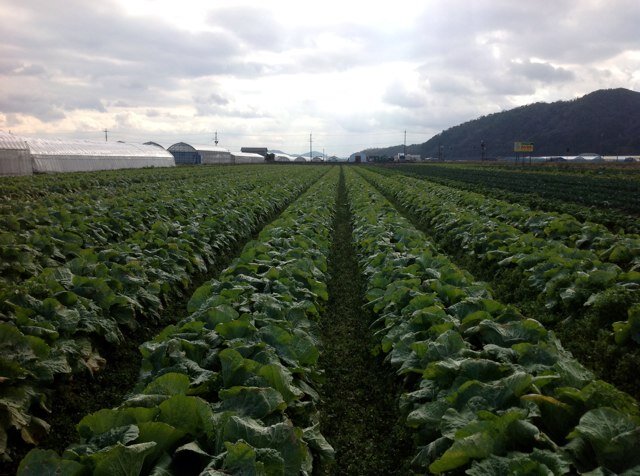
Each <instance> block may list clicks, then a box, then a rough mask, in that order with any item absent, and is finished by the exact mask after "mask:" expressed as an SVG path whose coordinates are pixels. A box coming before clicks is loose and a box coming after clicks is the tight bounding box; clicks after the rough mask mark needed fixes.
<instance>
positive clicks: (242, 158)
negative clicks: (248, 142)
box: [231, 152, 265, 164]
mask: <svg viewBox="0 0 640 476" xmlns="http://www.w3.org/2000/svg"><path fill="white" fill-rule="evenodd" d="M231 158H232V160H233V163H234V164H264V162H265V158H264V157H263V156H262V155H260V154H253V153H251V152H231Z"/></svg>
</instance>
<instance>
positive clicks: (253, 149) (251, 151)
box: [240, 147, 269, 158]
mask: <svg viewBox="0 0 640 476" xmlns="http://www.w3.org/2000/svg"><path fill="white" fill-rule="evenodd" d="M240 151H241V152H247V153H249V154H260V155H261V156H262V157H263V158H265V157H267V153H268V152H269V150H268V149H267V148H266V147H241V148H240Z"/></svg>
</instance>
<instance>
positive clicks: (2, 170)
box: [0, 132, 33, 175]
mask: <svg viewBox="0 0 640 476" xmlns="http://www.w3.org/2000/svg"><path fill="white" fill-rule="evenodd" d="M32 173H33V168H32V166H31V157H30V156H29V147H28V146H27V143H26V142H25V141H24V140H23V139H21V138H19V137H16V136H14V135H11V134H7V133H6V132H0V175H31V174H32Z"/></svg>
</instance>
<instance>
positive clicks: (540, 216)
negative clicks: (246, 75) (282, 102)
mask: <svg viewBox="0 0 640 476" xmlns="http://www.w3.org/2000/svg"><path fill="white" fill-rule="evenodd" d="M508 173H515V174H519V175H518V176H517V180H515V179H514V180H513V181H512V182H511V183H513V184H516V185H514V186H513V187H512V188H511V189H509V190H507V188H508V186H507V185H504V184H508V183H510V182H509V181H508V180H506V181H503V182H501V181H500V180H502V179H504V177H503V176H504V175H505V174H508ZM496 177H497V178H496ZM500 177H502V179H500ZM507 177H515V175H513V176H508V175H507ZM494 179H495V180H494ZM527 180H528V181H529V182H531V183H534V184H537V187H536V186H526V184H527ZM599 181H600V182H599ZM496 183H498V184H502V185H500V186H496ZM549 184H552V185H549ZM616 184H617V185H616ZM551 186H553V187H565V188H570V189H571V190H572V191H573V192H572V194H573V195H572V194H569V195H566V196H565V195H560V194H557V196H554V197H550V196H549V193H550V192H548V190H547V187H551ZM639 186H640V175H635V174H634V173H628V174H620V173H619V171H618V170H617V169H612V170H607V169H603V170H602V171H600V173H583V172H581V171H576V170H560V169H548V170H542V169H541V170H538V169H530V170H527V171H526V172H525V171H524V169H515V168H514V169H513V170H504V169H500V168H497V167H496V168H495V169H494V168H491V167H485V168H478V167H475V168H474V167H471V166H465V167H446V166H440V165H434V166H430V165H427V166H417V165H413V166H405V167H393V168H382V167H366V166H353V167H350V166H344V165H343V166H340V165H300V166H296V165H274V166H267V165H255V166H238V167H216V166H211V167H181V168H176V169H169V170H153V169H149V170H130V171H111V172H103V173H87V174H67V175H56V176H35V177H19V178H7V179H3V180H2V181H0V207H1V210H2V213H1V215H0V227H1V228H0V254H1V256H2V260H1V261H0V266H1V269H2V274H1V275H0V333H1V334H2V335H1V338H0V460H1V461H2V462H1V463H0V473H2V474H15V473H17V474H19V475H42V474H69V475H88V474H95V475H138V474H149V475H163V476H166V475H191V474H193V475H211V476H213V475H224V474H242V475H272V474H273V475H296V474H307V475H312V474H315V475H324V474H469V475H485V474H497V475H508V474H545V475H546V474H590V475H611V474H627V475H634V474H640V451H639V450H638V449H639V448H640V408H639V407H638V400H637V399H638V398H639V397H640V376H639V375H638V372H637V363H638V362H639V361H640V360H639V359H640V235H638V234H635V233H636V232H637V231H639V228H640V227H639V226H638V222H637V216H638V210H637V209H636V208H634V207H636V205H635V203H636V202H637V200H638V197H640V187H639ZM581 187H582V188H581ZM536 188H537V189H538V190H540V192H541V193H539V194H538V193H537V192H536ZM589 190H598V194H599V195H598V197H600V202H597V201H594V200H593V199H589V200H590V201H589V200H587V199H582V200H579V199H572V198H571V197H572V196H575V197H578V196H580V195H588V194H589V193H590V192H589ZM543 192H544V193H547V195H546V196H545V195H544V193H543ZM606 198H608V199H607V200H605V199H606ZM565 205H566V206H565Z"/></svg>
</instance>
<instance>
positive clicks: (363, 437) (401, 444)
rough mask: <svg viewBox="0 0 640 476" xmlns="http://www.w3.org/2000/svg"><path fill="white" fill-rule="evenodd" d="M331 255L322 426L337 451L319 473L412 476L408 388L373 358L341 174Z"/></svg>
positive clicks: (324, 327) (324, 328) (323, 329)
mask: <svg viewBox="0 0 640 476" xmlns="http://www.w3.org/2000/svg"><path fill="white" fill-rule="evenodd" d="M333 236H334V239H333V244H332V248H331V252H330V254H329V265H328V267H329V276H330V279H329V282H328V290H329V302H328V304H327V308H326V311H325V313H324V314H323V316H322V318H321V322H320V327H321V341H322V345H323V351H322V354H321V357H320V367H321V368H322V369H324V371H325V376H326V383H325V384H324V385H323V387H322V389H321V395H322V403H321V406H320V428H321V431H322V434H323V435H324V436H325V438H326V439H327V440H328V441H329V443H330V444H331V445H332V446H333V448H334V449H335V451H336V458H335V462H334V463H333V464H331V465H330V466H328V467H323V468H319V469H318V470H316V473H317V474H323V475H325V474H327V475H328V474H330V475H334V474H335V475H338V474H339V475H380V474H385V475H394V474H398V475H400V474H408V473H409V471H408V469H407V466H408V460H409V457H410V455H411V454H413V443H412V442H411V440H410V437H409V436H408V432H407V431H406V430H405V428H404V425H403V424H402V422H401V419H400V415H399V413H398V398H399V396H400V393H401V391H402V386H401V384H400V383H399V382H398V381H397V379H396V377H395V375H394V373H393V370H392V369H391V368H390V367H389V366H387V365H386V364H384V363H383V362H382V358H381V357H376V356H374V355H372V353H371V349H372V348H373V347H374V345H373V336H372V335H371V330H370V329H369V324H370V323H371V322H372V316H371V314H370V312H369V311H367V310H365V309H363V304H364V297H363V296H364V289H365V287H364V279H363V277H362V274H361V272H360V269H359V266H358V262H357V260H356V254H355V250H354V248H353V246H352V226H351V212H350V210H349V205H348V199H347V191H346V187H345V184H344V177H343V176H342V174H341V176H340V184H339V189H338V196H337V203H336V215H335V219H334V235H333Z"/></svg>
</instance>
